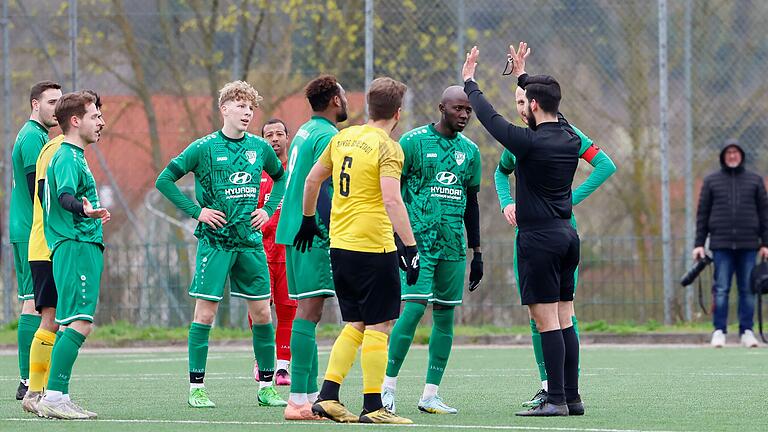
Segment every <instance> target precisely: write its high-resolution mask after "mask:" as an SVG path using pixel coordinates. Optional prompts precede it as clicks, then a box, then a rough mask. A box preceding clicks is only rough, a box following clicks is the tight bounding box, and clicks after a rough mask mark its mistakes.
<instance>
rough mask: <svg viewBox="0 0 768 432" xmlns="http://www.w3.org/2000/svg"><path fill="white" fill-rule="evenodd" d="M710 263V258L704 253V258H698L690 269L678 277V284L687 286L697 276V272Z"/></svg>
mask: <svg viewBox="0 0 768 432" xmlns="http://www.w3.org/2000/svg"><path fill="white" fill-rule="evenodd" d="M711 263H712V258H711V257H710V256H709V255H704V259H700V260H698V261H696V263H694V264H693V267H691V269H690V270H688V272H687V273H686V274H685V275H684V276H683V278H682V279H680V285H682V286H688V285H690V284H692V283H693V281H695V280H696V278H697V277H699V274H701V272H702V271H703V270H704V269H705V268H706V267H707V266H708V265H710V264H711Z"/></svg>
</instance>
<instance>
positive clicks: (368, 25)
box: [365, 0, 373, 119]
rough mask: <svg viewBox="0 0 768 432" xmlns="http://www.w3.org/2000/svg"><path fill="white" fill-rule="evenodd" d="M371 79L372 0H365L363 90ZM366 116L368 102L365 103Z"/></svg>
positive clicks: (366, 88) (366, 114)
mask: <svg viewBox="0 0 768 432" xmlns="http://www.w3.org/2000/svg"><path fill="white" fill-rule="evenodd" d="M371 81H373V0H365V91H366V93H367V92H368V87H369V86H370V85H371ZM365 117H366V119H367V118H368V104H366V105H365Z"/></svg>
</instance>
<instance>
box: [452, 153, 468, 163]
mask: <svg viewBox="0 0 768 432" xmlns="http://www.w3.org/2000/svg"><path fill="white" fill-rule="evenodd" d="M453 156H454V157H455V158H456V165H458V166H461V164H463V163H464V160H465V159H466V158H467V155H465V154H464V152H460V151H457V152H456V153H454V154H453Z"/></svg>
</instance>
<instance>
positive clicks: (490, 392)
mask: <svg viewBox="0 0 768 432" xmlns="http://www.w3.org/2000/svg"><path fill="white" fill-rule="evenodd" d="M426 354H427V352H426V350H425V349H423V348H417V349H415V350H413V351H412V352H411V354H410V356H409V357H408V359H407V360H406V363H405V365H404V366H403V371H402V373H401V377H400V379H399V383H398V397H397V403H398V412H399V413H400V414H402V415H404V416H407V417H410V418H412V419H413V420H414V421H415V422H416V425H415V427H416V429H417V430H434V431H447V430H535V431H597V432H608V431H613V432H629V431H716V430H733V431H737V430H738V431H761V430H762V431H765V430H768V412H767V411H766V406H768V405H766V396H768V350H766V349H757V350H746V349H744V348H737V347H729V348H725V349H722V350H714V349H711V348H708V347H694V348H688V347H681V348H675V347H619V346H617V347H584V349H583V350H582V397H583V399H584V401H585V405H586V408H587V414H586V416H584V417H569V418H548V419H547V418H542V419H522V418H519V417H515V416H514V415H513V413H514V412H515V411H516V410H518V409H519V408H520V402H521V401H523V400H524V399H526V398H527V397H530V396H531V395H532V394H533V393H534V392H535V390H536V388H537V385H538V377H537V374H536V372H535V371H534V369H533V367H532V363H533V360H532V357H533V354H532V352H531V349H530V348H491V347H459V348H457V349H455V350H454V352H453V355H452V357H451V361H450V364H449V369H448V371H447V372H446V376H445V378H444V380H443V385H442V387H441V395H442V396H443V398H444V399H445V400H446V401H447V402H448V403H450V404H453V405H454V406H456V407H457V408H458V409H459V414H458V415H456V416H434V415H427V414H421V413H419V412H418V410H417V409H416V402H417V400H418V398H419V396H420V395H421V389H422V386H423V378H424V370H425V368H426ZM251 359H252V355H251V354H250V353H249V352H248V351H247V350H245V349H238V350H233V349H232V348H228V349H220V348H215V347H213V348H211V351H210V358H209V361H208V375H207V377H206V383H207V386H208V388H209V390H210V392H211V397H212V399H213V400H214V401H215V402H216V403H217V404H218V408H216V409H212V410H193V409H192V408H188V407H187V405H186V397H187V383H186V366H187V356H186V352H185V351H183V350H178V349H175V350H172V351H165V352H163V351H161V350H135V349H134V350H125V351H120V352H114V351H112V352H104V351H90V352H87V351H86V352H84V353H82V354H81V356H80V358H79V360H78V363H77V364H76V366H75V371H74V378H73V380H72V385H71V387H70V388H71V391H72V397H73V399H75V400H76V401H78V402H80V403H81V404H82V405H83V406H84V407H86V408H88V409H91V410H94V411H96V412H98V413H99V419H98V420H90V421H86V422H61V421H57V422H55V425H54V421H53V420H44V419H38V418H36V417H34V416H32V415H29V414H26V413H24V412H22V410H21V405H20V403H19V402H17V401H16V400H14V399H13V395H14V393H15V389H16V386H17V384H18V381H17V378H16V371H17V363H16V357H15V355H14V354H13V353H12V352H8V351H6V352H5V353H4V354H3V355H0V371H2V372H0V373H1V375H0V431H30V432H32V431H54V430H55V431H78V432H83V431H88V432H90V431H109V432H119V431H125V430H131V431H206V432H216V431H244V430H259V431H266V430H269V431H307V432H311V431H321V430H322V431H327V430H341V431H352V430H363V429H366V430H368V429H371V428H374V429H375V428H377V427H375V426H362V425H339V424H334V423H331V422H322V423H319V422H309V423H295V422H293V423H286V422H284V421H283V419H282V410H281V409H276V408H260V407H258V406H257V405H256V402H255V400H256V399H255V398H256V396H255V392H256V384H255V383H254V381H253V378H252V377H251V365H252V364H251V361H252V360H251ZM320 359H321V370H324V368H325V366H324V364H325V362H326V361H327V359H328V349H327V348H326V349H324V350H323V352H322V353H321V357H320ZM342 391H343V392H342V398H343V402H345V403H346V404H347V406H348V407H350V409H352V410H353V411H358V410H359V409H360V408H361V405H362V400H361V399H362V398H361V396H360V394H359V392H360V391H361V374H360V369H359V366H358V365H356V366H355V368H354V369H353V370H352V372H351V374H350V376H349V377H348V378H347V383H346V384H345V385H344V387H343V390H342ZM280 393H281V394H283V395H284V396H286V397H287V394H288V389H287V388H286V387H281V388H280ZM86 423H87V424H86ZM390 427H392V426H390ZM402 427H405V426H400V427H397V426H395V428H396V429H397V428H402ZM378 428H379V429H381V428H382V427H378Z"/></svg>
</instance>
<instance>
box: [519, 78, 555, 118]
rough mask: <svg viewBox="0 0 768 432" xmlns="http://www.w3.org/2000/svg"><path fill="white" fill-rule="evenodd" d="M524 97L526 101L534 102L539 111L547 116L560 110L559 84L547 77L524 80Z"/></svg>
mask: <svg viewBox="0 0 768 432" xmlns="http://www.w3.org/2000/svg"><path fill="white" fill-rule="evenodd" d="M525 95H526V97H528V101H529V102H530V101H532V100H534V99H535V100H536V102H537V103H538V104H539V106H540V107H541V110H542V111H544V112H545V113H548V114H555V113H557V111H558V109H559V108H560V98H561V94H560V83H558V82H557V80H556V79H554V78H552V77H551V76H549V75H534V76H532V77H529V78H528V79H527V80H526V84H525Z"/></svg>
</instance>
